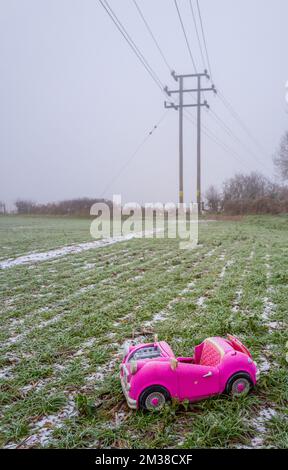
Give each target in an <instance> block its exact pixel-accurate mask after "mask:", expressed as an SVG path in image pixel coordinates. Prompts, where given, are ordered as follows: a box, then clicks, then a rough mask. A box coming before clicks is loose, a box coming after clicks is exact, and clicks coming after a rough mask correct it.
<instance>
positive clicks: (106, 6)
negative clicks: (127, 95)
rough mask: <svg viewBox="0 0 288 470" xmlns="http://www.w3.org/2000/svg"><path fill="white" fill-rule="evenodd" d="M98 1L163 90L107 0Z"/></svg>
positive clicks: (161, 88) (162, 88)
mask: <svg viewBox="0 0 288 470" xmlns="http://www.w3.org/2000/svg"><path fill="white" fill-rule="evenodd" d="M99 1H100V3H101V5H102V7H103V8H104V9H105V10H106V12H107V14H108V15H109V17H110V18H111V20H112V21H113V23H114V24H115V26H116V27H117V29H118V30H119V31H120V33H121V34H122V36H123V37H124V39H125V41H126V42H127V43H128V45H129V46H130V47H131V49H132V50H133V52H134V53H135V54H136V56H137V57H138V59H139V60H140V62H141V63H142V65H143V66H144V67H145V69H146V71H147V72H148V73H149V75H150V76H151V78H152V79H153V80H154V82H155V83H156V85H157V86H158V88H160V90H161V91H162V92H163V90H164V85H163V83H162V82H161V80H160V78H159V77H158V76H157V74H156V73H155V72H154V70H153V69H152V67H151V66H150V65H149V63H148V62H147V60H146V59H145V57H144V56H143V54H142V52H141V51H140V49H139V48H138V46H137V45H136V44H135V42H134V41H133V39H132V38H131V36H130V35H129V33H128V32H127V30H126V29H125V27H124V26H123V24H122V23H121V21H120V20H119V18H118V17H117V15H116V14H115V12H114V11H113V10H112V8H111V7H110V5H109V3H108V2H107V0H99Z"/></svg>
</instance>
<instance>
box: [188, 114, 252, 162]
mask: <svg viewBox="0 0 288 470" xmlns="http://www.w3.org/2000/svg"><path fill="white" fill-rule="evenodd" d="M185 113H186V114H185V117H186V119H188V121H190V122H191V123H192V124H193V125H194V126H196V122H195V120H194V118H193V116H192V115H191V113H190V112H189V111H186V112H185ZM187 114H188V115H189V117H188V116H187ZM201 129H202V132H203V133H204V134H205V135H206V136H207V137H208V138H209V139H210V140H212V141H213V142H214V143H216V144H217V145H218V146H219V147H221V148H222V149H223V150H224V151H225V152H226V153H228V154H229V155H230V156H232V157H234V159H236V160H237V161H238V162H239V163H240V164H241V165H242V166H243V167H244V168H246V166H245V162H244V161H243V159H242V157H241V155H239V154H238V152H236V151H235V150H233V149H231V148H230V147H229V146H228V145H227V144H225V143H224V142H223V141H222V140H221V139H219V137H218V136H216V135H215V134H214V133H213V132H212V131H211V129H209V128H208V127H207V126H205V125H204V124H202V125H201Z"/></svg>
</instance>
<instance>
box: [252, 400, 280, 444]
mask: <svg viewBox="0 0 288 470" xmlns="http://www.w3.org/2000/svg"><path fill="white" fill-rule="evenodd" d="M275 415H276V411H275V410H274V409H273V408H265V409H263V410H261V411H260V413H259V414H258V416H257V417H256V418H254V419H253V420H252V424H253V427H254V428H255V430H256V431H257V433H259V434H260V436H256V437H254V438H253V439H252V441H251V447H261V446H262V445H263V442H264V437H265V434H266V432H267V423H268V422H269V421H270V420H271V419H272V418H273V416H275Z"/></svg>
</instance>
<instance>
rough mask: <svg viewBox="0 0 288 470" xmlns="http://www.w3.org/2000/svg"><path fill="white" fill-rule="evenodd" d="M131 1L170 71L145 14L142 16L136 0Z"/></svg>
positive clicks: (170, 69) (169, 68)
mask: <svg viewBox="0 0 288 470" xmlns="http://www.w3.org/2000/svg"><path fill="white" fill-rule="evenodd" d="M132 1H133V3H134V5H135V7H136V9H137V11H138V13H139V15H140V16H141V18H142V21H143V22H144V24H145V26H146V28H147V30H148V32H149V34H150V36H151V38H152V40H153V42H154V44H155V45H156V47H157V49H158V51H159V53H160V55H161V57H162V59H163V61H164V63H165V64H166V66H167V68H168V70H169V72H170V73H171V71H172V70H173V69H172V67H171V66H170V65H169V62H168V60H167V59H166V56H165V54H164V52H163V50H162V49H161V47H160V45H159V42H158V41H157V39H156V37H155V36H154V34H153V32H152V30H151V28H150V26H149V24H148V21H147V20H146V18H145V16H144V14H143V12H142V10H141V8H140V7H139V5H138V3H137V1H136V0H132Z"/></svg>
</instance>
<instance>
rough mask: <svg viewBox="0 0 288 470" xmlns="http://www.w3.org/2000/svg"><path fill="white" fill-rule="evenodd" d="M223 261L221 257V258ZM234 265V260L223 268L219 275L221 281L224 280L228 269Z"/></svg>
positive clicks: (229, 261)
mask: <svg viewBox="0 0 288 470" xmlns="http://www.w3.org/2000/svg"><path fill="white" fill-rule="evenodd" d="M220 259H221V257H220ZM233 264H234V261H233V260H228V261H227V263H226V264H225V265H224V266H223V268H222V271H221V273H220V274H219V277H220V279H223V278H224V276H225V273H226V270H227V268H229V267H230V266H232V265H233Z"/></svg>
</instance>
